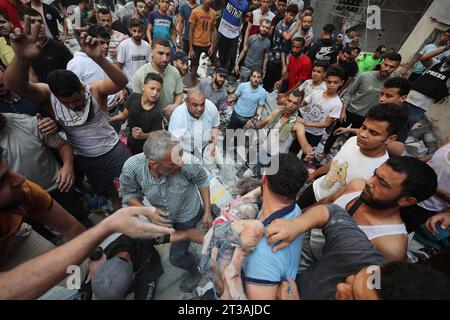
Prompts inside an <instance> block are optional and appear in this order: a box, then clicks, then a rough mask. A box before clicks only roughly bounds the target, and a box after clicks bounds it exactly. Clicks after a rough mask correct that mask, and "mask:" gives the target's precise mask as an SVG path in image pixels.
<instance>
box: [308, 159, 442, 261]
mask: <svg viewBox="0 0 450 320" xmlns="http://www.w3.org/2000/svg"><path fill="white" fill-rule="evenodd" d="M436 189H437V176H436V173H435V172H434V170H433V169H432V168H431V167H430V166H429V165H427V164H426V163H425V162H423V161H420V160H419V159H416V158H412V157H392V158H389V159H388V160H387V161H386V162H385V163H383V164H382V165H381V166H379V167H378V168H376V169H375V170H374V172H373V176H372V177H370V178H369V179H367V180H364V179H356V180H352V181H351V182H350V183H349V184H348V185H347V186H346V187H345V188H344V189H342V190H340V191H338V192H336V193H335V194H333V195H331V196H329V197H326V198H324V199H322V200H321V201H319V202H318V203H317V204H329V203H334V204H336V205H338V206H340V207H341V208H343V209H344V210H346V211H347V212H348V213H349V214H350V215H351V216H352V217H353V219H354V220H355V222H356V224H357V225H358V226H359V228H360V229H361V230H362V231H363V232H364V233H365V234H366V236H367V238H368V239H369V240H370V241H371V242H372V244H373V245H374V247H375V248H376V249H377V250H378V251H379V252H380V253H381V254H382V255H383V257H384V260H385V261H405V259H406V250H407V246H408V237H407V235H408V232H407V230H406V227H405V224H404V223H403V220H402V217H401V215H400V212H401V210H402V209H407V207H409V206H413V205H415V204H417V203H419V202H421V201H423V200H426V199H428V198H429V197H430V196H432V195H433V194H434V193H435V191H436ZM319 234H320V233H319V232H317V229H316V230H314V229H313V230H312V232H311V239H310V241H305V243H306V244H305V246H304V247H303V249H302V251H303V253H302V258H303V261H302V268H305V267H306V266H308V265H311V263H313V262H314V260H316V259H317V258H318V257H319V256H320V255H321V251H322V249H323V246H322V245H321V244H319V243H321V241H320V238H322V239H323V235H322V236H321V235H319ZM309 244H310V245H309ZM322 244H323V243H322ZM310 250H312V251H310ZM311 253H312V256H310V255H311ZM311 259H312V260H311Z"/></svg>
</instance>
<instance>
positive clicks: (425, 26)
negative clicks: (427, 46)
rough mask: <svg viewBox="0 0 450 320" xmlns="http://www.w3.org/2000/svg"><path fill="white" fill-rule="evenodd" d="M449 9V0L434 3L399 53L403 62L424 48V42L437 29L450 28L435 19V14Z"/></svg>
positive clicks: (435, 0)
mask: <svg viewBox="0 0 450 320" xmlns="http://www.w3.org/2000/svg"><path fill="white" fill-rule="evenodd" d="M447 7H448V0H434V1H433V3H432V4H431V5H430V7H429V8H428V10H427V11H426V12H425V14H424V15H423V16H422V18H421V19H420V20H419V22H418V23H417V25H416V27H415V28H414V29H413V31H412V32H411V34H410V36H409V37H408V39H406V41H405V42H404V43H403V46H402V47H401V49H400V51H399V52H400V54H401V55H402V57H403V61H409V60H410V59H411V58H412V57H413V56H414V55H415V54H416V53H417V52H418V51H419V50H420V49H421V48H422V46H423V44H424V41H425V40H426V39H427V38H428V37H429V36H430V34H431V33H432V32H433V31H434V30H435V29H440V30H446V29H448V28H450V26H449V25H447V24H444V23H441V22H439V21H436V20H435V19H433V16H434V14H433V13H434V12H439V11H443V10H446V8H447ZM444 12H445V11H444ZM447 13H448V11H447Z"/></svg>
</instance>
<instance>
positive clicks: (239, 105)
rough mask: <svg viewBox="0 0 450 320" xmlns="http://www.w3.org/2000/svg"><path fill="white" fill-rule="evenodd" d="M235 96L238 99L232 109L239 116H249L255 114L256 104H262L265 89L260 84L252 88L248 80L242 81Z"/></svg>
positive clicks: (264, 97)
mask: <svg viewBox="0 0 450 320" xmlns="http://www.w3.org/2000/svg"><path fill="white" fill-rule="evenodd" d="M236 96H237V97H238V100H237V102H236V106H235V107H234V111H235V112H236V113H237V114H238V115H240V116H241V117H247V118H250V117H253V116H255V113H256V109H257V108H258V106H262V105H264V100H265V99H266V90H264V88H263V87H262V86H261V85H260V86H258V88H256V89H253V87H252V85H251V84H250V82H244V83H241V84H240V85H239V86H238V88H237V90H236Z"/></svg>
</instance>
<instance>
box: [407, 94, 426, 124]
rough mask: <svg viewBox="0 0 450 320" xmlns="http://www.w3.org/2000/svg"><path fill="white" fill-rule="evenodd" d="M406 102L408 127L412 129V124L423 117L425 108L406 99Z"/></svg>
mask: <svg viewBox="0 0 450 320" xmlns="http://www.w3.org/2000/svg"><path fill="white" fill-rule="evenodd" d="M404 104H405V108H406V112H407V113H408V127H409V129H410V130H411V128H412V126H413V125H414V124H415V123H416V122H417V121H419V120H420V119H421V118H422V117H423V115H424V114H425V110H423V109H422V108H419V107H416V106H415V105H413V104H411V103H409V102H406V101H405V102H404Z"/></svg>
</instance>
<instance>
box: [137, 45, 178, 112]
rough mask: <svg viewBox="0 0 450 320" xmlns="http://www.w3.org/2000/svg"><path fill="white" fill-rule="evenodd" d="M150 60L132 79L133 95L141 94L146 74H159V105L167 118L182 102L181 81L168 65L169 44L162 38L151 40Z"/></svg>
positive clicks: (175, 70)
mask: <svg viewBox="0 0 450 320" xmlns="http://www.w3.org/2000/svg"><path fill="white" fill-rule="evenodd" d="M151 48H152V50H151V54H152V59H151V61H150V62H149V63H147V64H145V65H143V66H142V67H140V68H139V69H138V70H137V71H136V72H135V74H134V76H133V79H132V89H133V92H135V93H142V84H143V83H144V79H145V77H146V76H147V74H148V73H150V72H153V73H157V74H159V75H160V76H161V77H162V78H163V81H164V86H163V90H162V92H161V97H160V98H159V99H160V103H161V105H162V106H163V108H164V114H165V116H166V117H169V116H170V114H171V113H172V112H173V110H175V108H176V107H177V106H179V105H180V104H181V102H182V101H183V81H182V80H181V75H180V73H179V72H178V70H177V68H175V67H174V66H172V65H170V64H169V61H170V43H169V42H168V41H167V40H165V39H162V38H156V39H153V41H152V45H151Z"/></svg>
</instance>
